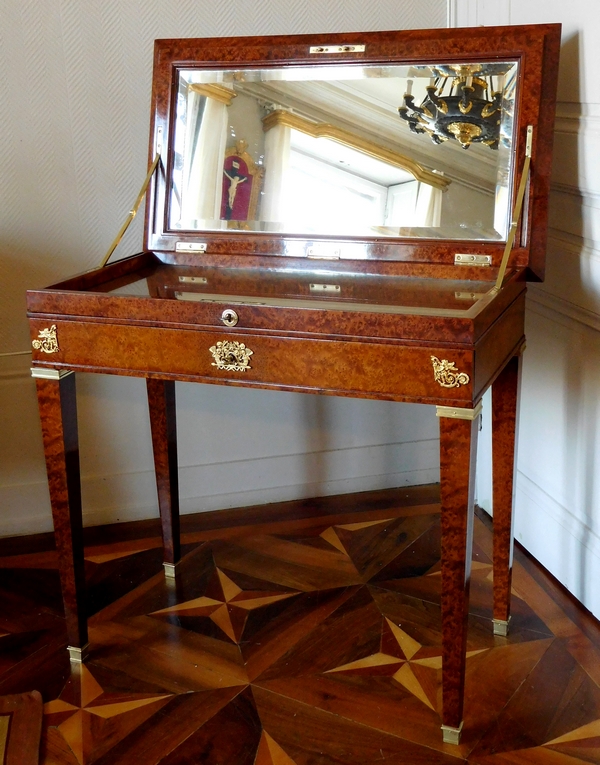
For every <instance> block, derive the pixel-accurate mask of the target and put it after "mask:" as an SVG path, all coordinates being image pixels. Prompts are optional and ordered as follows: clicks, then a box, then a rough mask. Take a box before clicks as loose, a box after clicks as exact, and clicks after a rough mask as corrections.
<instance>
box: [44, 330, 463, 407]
mask: <svg viewBox="0 0 600 765" xmlns="http://www.w3.org/2000/svg"><path fill="white" fill-rule="evenodd" d="M47 325H48V322H46V323H45V324H44V323H43V322H42V321H40V320H32V322H31V326H32V338H34V339H35V338H36V337H37V336H38V333H39V332H40V330H44V329H47ZM55 326H56V341H57V346H58V350H56V351H55V352H54V353H52V354H48V353H45V352H44V351H43V350H41V349H37V350H34V361H35V362H42V363H46V364H47V365H49V366H57V367H59V366H63V365H64V366H66V367H67V368H70V369H81V370H86V371H96V372H103V371H105V372H110V373H121V374H138V375H144V374H146V373H154V374H159V375H165V376H174V377H179V378H182V379H190V380H194V379H195V380H198V381H199V382H200V381H203V382H223V383H234V384H236V383H237V384H241V385H249V386H253V385H259V386H264V387H275V388H282V389H295V390H305V391H330V392H332V393H341V394H348V395H355V396H367V397H371V396H372V397H385V398H396V399H411V400H423V399H425V400H428V401H431V402H435V401H440V400H441V401H455V402H465V403H467V402H470V401H471V399H472V377H473V372H472V368H473V354H472V352H471V351H467V350H458V349H450V350H449V349H447V348H446V349H445V348H444V347H443V346H441V347H439V348H429V347H427V348H424V347H415V346H406V345H401V344H390V343H365V342H348V341H337V340H317V339H306V338H305V339H297V338H287V337H274V336H264V335H245V334H243V333H239V332H231V331H227V330H225V331H223V332H218V331H217V332H203V331H195V330H184V329H164V328H158V327H139V326H126V325H114V324H95V323H88V322H71V321H57V322H56V325H55ZM432 357H434V358H433V359H432ZM436 378H437V379H436Z"/></svg>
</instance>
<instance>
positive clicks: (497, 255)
mask: <svg viewBox="0 0 600 765" xmlns="http://www.w3.org/2000/svg"><path fill="white" fill-rule="evenodd" d="M326 45H335V46H340V47H347V46H365V50H364V51H361V50H358V51H350V52H342V53H324V54H320V57H319V66H323V65H328V64H335V65H344V64H353V63H354V64H356V63H361V64H386V65H390V64H399V65H401V64H407V63H410V64H424V63H429V64H431V63H434V62H435V61H436V60H437V61H442V60H443V61H444V62H448V61H456V62H468V61H494V60H511V61H517V62H518V64H519V74H518V87H517V101H516V103H515V117H514V119H515V128H514V136H515V138H514V150H513V173H512V179H513V180H512V188H511V198H512V203H513V206H514V200H515V197H516V193H517V188H518V184H519V182H520V176H521V171H522V167H523V164H524V160H525V150H526V143H527V128H528V126H529V125H532V126H533V127H534V135H533V142H532V156H531V175H530V180H529V184H528V189H527V193H526V198H525V205H524V210H523V214H522V221H521V225H520V226H519V228H518V231H517V235H516V238H515V243H514V246H513V248H512V251H511V254H510V259H509V268H510V269H514V268H527V276H528V278H529V279H533V280H536V281H537V280H541V279H543V276H544V269H545V250H546V236H547V225H548V193H549V184H550V171H551V156H552V139H553V125H554V110H555V100H556V83H557V77H558V54H559V46H560V25H559V24H546V25H528V26H514V27H479V28H472V29H471V28H467V29H434V30H409V31H401V32H393V31H387V32H368V33H344V34H333V35H329V34H328V35H294V36H271V37H237V38H236V37H232V38H184V39H170V40H157V41H156V42H155V49H154V75H153V88H152V117H151V127H150V145H149V153H148V154H149V164H150V163H151V162H152V161H153V160H154V157H155V155H156V153H157V150H158V151H160V153H161V155H162V161H161V163H160V164H159V167H158V169H157V172H156V174H155V176H154V180H153V183H152V184H151V187H150V189H149V193H148V197H147V203H146V220H145V238H144V247H145V249H147V250H152V251H155V252H174V251H175V249H176V243H177V242H185V243H190V244H194V243H205V244H206V252H205V253H203V254H199V255H198V257H199V258H202V262H205V261H209V260H210V256H211V254H215V255H217V254H235V255H253V256H257V255H260V256H274V257H283V258H285V257H290V256H291V257H296V258H297V257H306V253H307V251H308V249H309V248H310V247H313V248H314V247H315V246H316V247H317V248H323V247H325V248H326V249H327V248H329V249H340V250H341V251H342V252H343V253H344V254H343V256H342V257H343V258H344V259H350V260H368V261H369V262H370V264H371V265H372V267H373V270H375V271H376V270H377V263H379V262H386V261H387V262H390V261H396V262H414V263H420V264H425V263H432V264H453V263H454V258H455V255H456V253H457V252H458V253H463V254H467V255H468V254H474V255H489V256H491V259H492V266H493V267H499V266H500V262H501V260H502V254H503V251H504V248H505V242H502V241H499V242H491V241H476V240H454V239H452V240H450V239H449V240H443V239H435V240H433V239H424V238H423V239H408V238H382V237H363V236H361V237H355V236H348V237H338V236H330V235H319V236H317V235H315V236H313V237H308V236H306V235H302V234H287V233H277V234H275V233H273V234H266V233H262V232H250V231H244V232H241V231H236V232H232V231H228V230H218V231H208V230H207V231H196V232H190V231H184V230H181V231H179V230H176V231H174V230H169V229H168V227H167V212H168V211H167V181H168V174H169V173H170V171H171V166H172V162H173V146H172V144H173V135H174V116H175V115H174V103H175V96H176V92H177V78H178V70H179V69H181V68H189V67H198V68H199V67H202V68H205V69H210V68H214V69H221V68H224V67H227V68H232V67H249V68H269V67H272V66H278V67H279V66H282V65H283V66H286V65H289V66H297V65H307V64H314V63H315V57H314V54H311V53H310V48H311V47H313V48H314V47H317V46H318V47H324V46H326Z"/></svg>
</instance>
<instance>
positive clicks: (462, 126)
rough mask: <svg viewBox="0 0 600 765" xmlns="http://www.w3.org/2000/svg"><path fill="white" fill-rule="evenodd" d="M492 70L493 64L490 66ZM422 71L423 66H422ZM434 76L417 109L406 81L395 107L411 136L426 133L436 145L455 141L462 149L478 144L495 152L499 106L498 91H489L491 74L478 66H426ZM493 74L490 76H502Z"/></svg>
mask: <svg viewBox="0 0 600 765" xmlns="http://www.w3.org/2000/svg"><path fill="white" fill-rule="evenodd" d="M492 67H493V65H492ZM423 68H425V67H423ZM427 68H428V69H429V71H431V72H432V74H433V75H434V76H433V77H432V78H431V79H430V80H429V85H428V86H427V88H426V90H427V95H426V96H425V98H424V99H423V101H422V103H421V105H420V106H417V104H415V102H414V96H413V95H412V84H413V81H412V80H410V79H409V80H407V89H406V93H405V94H404V103H403V105H402V106H400V107H398V114H399V116H400V118H401V119H403V120H406V122H408V125H409V127H410V129H411V130H412V132H413V133H427V134H429V135H430V136H431V140H432V141H433V142H434V143H436V144H440V143H444V142H445V141H448V140H449V139H453V140H455V141H458V142H459V143H460V145H461V146H462V147H463V149H468V148H469V146H471V145H472V144H474V143H482V144H484V145H485V146H489V147H490V149H497V148H498V145H499V143H500V139H501V138H500V127H501V122H502V109H503V108H506V104H503V93H502V90H497V91H495V92H493V88H492V77H491V74H492V71H490V68H489V67H488V66H486V71H485V73H483V72H482V65H481V64H466V65H465V64H449V65H444V66H436V67H427ZM505 71H506V70H505V69H504V71H502V72H496V71H494V72H493V73H494V74H504V72H505Z"/></svg>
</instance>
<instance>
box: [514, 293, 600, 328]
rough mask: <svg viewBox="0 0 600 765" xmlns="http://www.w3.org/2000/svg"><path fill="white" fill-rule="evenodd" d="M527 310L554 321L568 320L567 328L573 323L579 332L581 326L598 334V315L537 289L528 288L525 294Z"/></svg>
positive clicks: (599, 324) (599, 318)
mask: <svg viewBox="0 0 600 765" xmlns="http://www.w3.org/2000/svg"><path fill="white" fill-rule="evenodd" d="M527 305H528V308H529V309H531V310H533V311H535V312H536V313H538V314H540V315H541V316H544V317H546V318H548V319H551V320H553V321H556V320H557V319H559V318H560V319H563V320H564V319H567V320H569V322H570V324H569V326H571V327H573V322H574V323H575V324H576V325H578V326H575V327H574V329H576V330H579V331H580V330H581V326H584V327H587V328H588V329H592V330H594V331H595V332H600V314H597V313H594V312H593V311H588V310H587V309H586V308H581V306H578V305H577V304H576V303H571V302H570V301H568V300H565V299H564V298H562V297H559V296H557V295H552V294H551V293H549V292H546V291H545V290H543V289H541V288H539V287H537V286H534V285H532V286H530V287H529V290H528V292H527ZM540 309H541V310H540Z"/></svg>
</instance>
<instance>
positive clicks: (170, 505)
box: [146, 379, 181, 577]
mask: <svg viewBox="0 0 600 765" xmlns="http://www.w3.org/2000/svg"><path fill="white" fill-rule="evenodd" d="M146 383H147V386H148V408H149V410H150V427H151V429H152V446H153V449H154V469H155V471H156V487H157V490H158V506H159V509H160V519H161V524H162V537H163V548H164V553H163V554H164V565H165V574H166V576H168V577H173V576H174V575H175V565H176V564H177V562H178V561H179V559H180V557H181V547H180V535H179V480H178V474H177V421H176V417H175V383H174V382H173V381H172V380H154V379H147V380H146Z"/></svg>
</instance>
